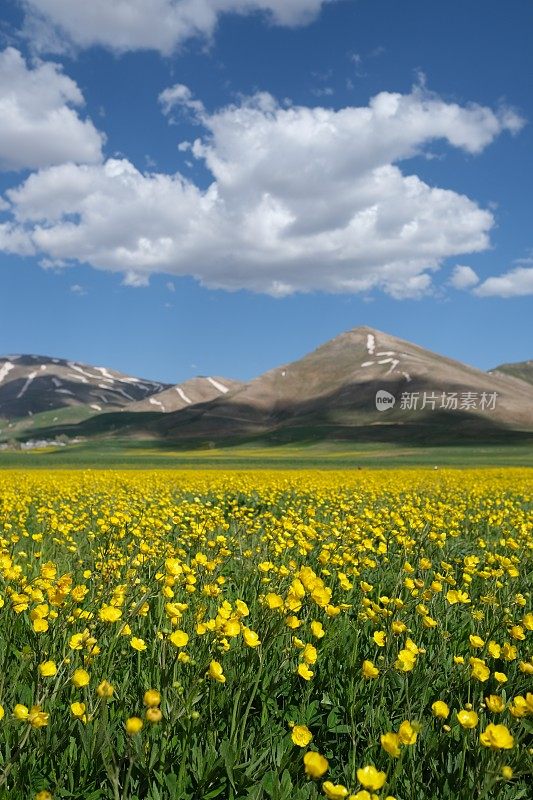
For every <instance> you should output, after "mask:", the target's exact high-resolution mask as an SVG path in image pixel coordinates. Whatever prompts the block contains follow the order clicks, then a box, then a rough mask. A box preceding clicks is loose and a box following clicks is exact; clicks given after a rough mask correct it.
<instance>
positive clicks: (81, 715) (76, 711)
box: [70, 703, 87, 722]
mask: <svg viewBox="0 0 533 800" xmlns="http://www.w3.org/2000/svg"><path fill="white" fill-rule="evenodd" d="M70 711H71V713H72V716H73V717H76V719H79V720H81V721H82V722H87V715H86V713H85V703H71V706H70Z"/></svg>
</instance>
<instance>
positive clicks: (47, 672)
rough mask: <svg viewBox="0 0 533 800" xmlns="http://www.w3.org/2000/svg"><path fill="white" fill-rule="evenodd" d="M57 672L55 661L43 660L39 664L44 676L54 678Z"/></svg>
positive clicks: (40, 671)
mask: <svg viewBox="0 0 533 800" xmlns="http://www.w3.org/2000/svg"><path fill="white" fill-rule="evenodd" d="M56 673H57V667H56V664H55V661H43V662H42V664H39V674H40V675H41V676H42V677H43V678H52V677H53V676H54V675H55V674H56Z"/></svg>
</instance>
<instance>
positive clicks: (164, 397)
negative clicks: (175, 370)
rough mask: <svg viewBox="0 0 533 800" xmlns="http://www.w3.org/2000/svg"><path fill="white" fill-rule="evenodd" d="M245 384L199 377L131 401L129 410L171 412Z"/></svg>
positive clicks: (227, 379)
mask: <svg viewBox="0 0 533 800" xmlns="http://www.w3.org/2000/svg"><path fill="white" fill-rule="evenodd" d="M243 385H244V384H243V383H242V382H241V381H234V380H231V379H230V378H220V377H215V378H212V377H209V378H206V377H199V378H191V379H190V380H188V381H185V382H184V383H179V384H176V386H170V387H168V388H167V389H164V390H163V391H161V392H157V394H154V395H152V396H151V397H146V398H145V399H143V400H137V401H136V402H135V403H130V404H129V406H128V411H159V412H160V413H167V414H168V413H169V412H170V411H179V410H180V409H182V408H188V407H189V406H193V405H196V404H197V403H206V402H209V401H210V400H215V399H216V398H218V397H223V396H224V395H227V394H230V393H232V392H234V391H236V390H237V389H240V388H241V387H242V386H243Z"/></svg>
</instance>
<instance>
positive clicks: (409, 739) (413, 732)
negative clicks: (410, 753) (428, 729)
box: [398, 720, 418, 745]
mask: <svg viewBox="0 0 533 800" xmlns="http://www.w3.org/2000/svg"><path fill="white" fill-rule="evenodd" d="M417 736H418V731H417V728H416V726H414V725H412V724H411V723H410V722H409V721H408V720H405V721H404V722H402V724H401V725H400V727H399V730H398V737H399V739H400V742H401V743H402V744H408V745H409V744H415V742H416V739H417Z"/></svg>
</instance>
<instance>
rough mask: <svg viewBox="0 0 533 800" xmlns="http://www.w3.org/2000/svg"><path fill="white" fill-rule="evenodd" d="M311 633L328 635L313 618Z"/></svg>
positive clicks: (318, 637)
mask: <svg viewBox="0 0 533 800" xmlns="http://www.w3.org/2000/svg"><path fill="white" fill-rule="evenodd" d="M532 616H533V615H532ZM311 633H312V634H313V636H314V637H315V639H322V637H323V636H325V635H326V632H325V631H324V628H323V627H322V623H321V622H317V620H313V622H312V623H311Z"/></svg>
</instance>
